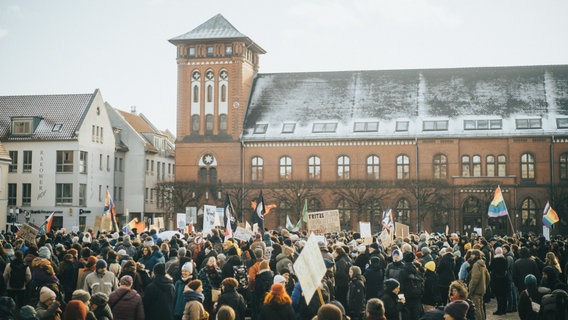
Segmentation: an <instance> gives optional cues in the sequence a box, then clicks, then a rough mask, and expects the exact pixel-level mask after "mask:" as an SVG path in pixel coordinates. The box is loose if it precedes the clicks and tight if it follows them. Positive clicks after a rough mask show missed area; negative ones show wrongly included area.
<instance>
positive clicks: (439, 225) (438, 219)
mask: <svg viewBox="0 0 568 320" xmlns="http://www.w3.org/2000/svg"><path fill="white" fill-rule="evenodd" d="M449 207H450V205H449V201H448V199H446V198H443V197H439V198H437V199H436V202H435V206H434V208H433V219H432V220H433V225H431V226H430V227H431V228H432V231H434V232H445V230H446V225H448V224H449V221H450V220H449V216H450V213H449V211H450V209H449Z"/></svg>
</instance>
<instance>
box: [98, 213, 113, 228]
mask: <svg viewBox="0 0 568 320" xmlns="http://www.w3.org/2000/svg"><path fill="white" fill-rule="evenodd" d="M100 230H101V231H110V230H112V220H111V218H109V217H106V216H102V217H101V225H100Z"/></svg>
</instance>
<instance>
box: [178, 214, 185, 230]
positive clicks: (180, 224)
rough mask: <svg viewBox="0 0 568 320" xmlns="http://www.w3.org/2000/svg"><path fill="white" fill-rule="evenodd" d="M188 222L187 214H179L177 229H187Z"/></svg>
mask: <svg viewBox="0 0 568 320" xmlns="http://www.w3.org/2000/svg"><path fill="white" fill-rule="evenodd" d="M186 221H187V215H186V214H185V213H178V214H177V228H178V229H185V225H186Z"/></svg>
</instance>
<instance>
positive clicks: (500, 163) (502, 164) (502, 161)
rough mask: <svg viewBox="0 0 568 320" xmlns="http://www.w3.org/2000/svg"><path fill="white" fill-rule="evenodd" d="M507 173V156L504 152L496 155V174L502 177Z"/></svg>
mask: <svg viewBox="0 0 568 320" xmlns="http://www.w3.org/2000/svg"><path fill="white" fill-rule="evenodd" d="M506 175H507V157H506V156H505V155H504V154H500V155H498V156H497V176H499V177H504V176H506Z"/></svg>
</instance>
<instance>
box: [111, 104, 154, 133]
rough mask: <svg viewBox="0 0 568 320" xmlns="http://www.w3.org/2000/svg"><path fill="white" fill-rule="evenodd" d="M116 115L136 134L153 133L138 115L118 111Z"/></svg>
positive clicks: (150, 127) (149, 126) (152, 129)
mask: <svg viewBox="0 0 568 320" xmlns="http://www.w3.org/2000/svg"><path fill="white" fill-rule="evenodd" d="M116 111H118V113H120V115H121V116H122V117H123V118H124V120H126V122H128V124H130V126H132V128H133V129H134V130H136V132H138V133H155V132H154V128H152V126H151V125H150V124H149V123H148V122H147V121H146V120H145V118H143V117H141V116H140V115H138V114H134V113H131V112H126V111H122V110H118V109H116Z"/></svg>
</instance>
